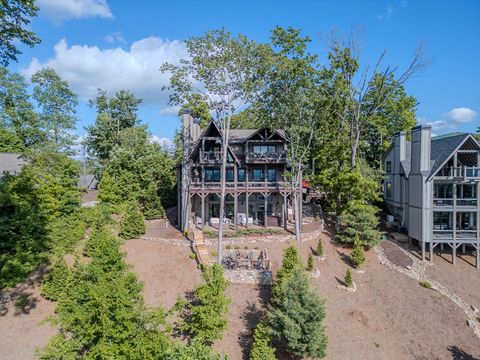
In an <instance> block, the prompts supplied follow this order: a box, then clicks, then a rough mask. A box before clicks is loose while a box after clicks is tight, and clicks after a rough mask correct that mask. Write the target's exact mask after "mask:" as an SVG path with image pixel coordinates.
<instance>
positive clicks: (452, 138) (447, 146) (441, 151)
mask: <svg viewBox="0 0 480 360" xmlns="http://www.w3.org/2000/svg"><path fill="white" fill-rule="evenodd" d="M468 136H469V134H467V133H453V134H445V135H442V136H436V137H433V138H432V147H431V155H430V159H431V160H432V170H431V171H430V176H432V175H433V174H435V173H436V172H437V170H438V169H439V168H440V167H441V166H442V165H443V163H444V162H445V161H447V160H448V158H449V157H450V155H452V153H453V152H454V151H455V149H456V148H457V147H458V146H460V144H461V143H462V142H463V141H464V140H465V139H466V138H467V137H468Z"/></svg>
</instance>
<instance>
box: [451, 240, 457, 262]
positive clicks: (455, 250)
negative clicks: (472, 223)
mask: <svg viewBox="0 0 480 360" xmlns="http://www.w3.org/2000/svg"><path fill="white" fill-rule="evenodd" d="M452 264H453V266H455V265H457V243H453V248H452Z"/></svg>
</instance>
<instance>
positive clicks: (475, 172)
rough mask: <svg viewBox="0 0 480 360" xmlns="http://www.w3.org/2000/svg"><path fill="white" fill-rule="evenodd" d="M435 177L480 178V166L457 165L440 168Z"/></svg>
mask: <svg viewBox="0 0 480 360" xmlns="http://www.w3.org/2000/svg"><path fill="white" fill-rule="evenodd" d="M436 177H448V178H457V179H463V180H470V179H480V167H471V166H457V167H450V168H445V169H442V170H441V171H440V172H439V173H438V174H437V175H436Z"/></svg>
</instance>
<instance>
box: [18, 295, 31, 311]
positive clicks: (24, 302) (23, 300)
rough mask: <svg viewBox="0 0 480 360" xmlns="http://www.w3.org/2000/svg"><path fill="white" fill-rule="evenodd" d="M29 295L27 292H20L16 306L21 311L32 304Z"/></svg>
mask: <svg viewBox="0 0 480 360" xmlns="http://www.w3.org/2000/svg"><path fill="white" fill-rule="evenodd" d="M28 297H29V295H28V294H26V293H22V294H20V296H19V297H18V299H17V300H15V308H16V309H17V310H20V311H26V310H27V307H28V306H29V305H30V301H29V300H28Z"/></svg>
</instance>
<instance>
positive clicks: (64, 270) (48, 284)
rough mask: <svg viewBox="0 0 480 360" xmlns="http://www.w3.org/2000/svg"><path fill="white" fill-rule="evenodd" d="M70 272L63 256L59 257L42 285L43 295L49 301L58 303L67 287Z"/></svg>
mask: <svg viewBox="0 0 480 360" xmlns="http://www.w3.org/2000/svg"><path fill="white" fill-rule="evenodd" d="M69 277H70V270H69V269H68V266H67V263H66V262H65V260H64V259H63V256H59V257H57V259H55V260H54V262H53V264H52V268H51V271H50V273H49V274H48V275H47V276H46V277H45V279H44V280H43V284H42V295H43V297H44V298H46V299H48V300H54V301H57V300H58V299H59V298H60V296H61V295H62V294H63V292H64V291H65V289H66V287H67V282H68V279H69Z"/></svg>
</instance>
